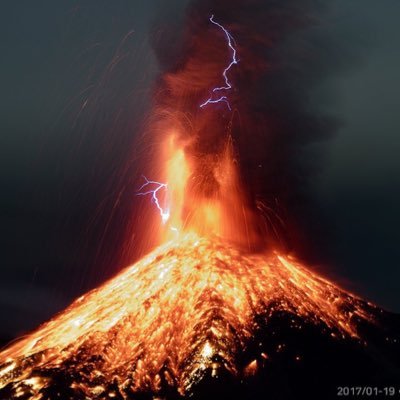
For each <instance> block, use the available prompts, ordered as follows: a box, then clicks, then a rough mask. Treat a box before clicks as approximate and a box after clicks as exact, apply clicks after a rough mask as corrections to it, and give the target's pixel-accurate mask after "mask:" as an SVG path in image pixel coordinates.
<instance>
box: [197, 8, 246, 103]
mask: <svg viewBox="0 0 400 400" xmlns="http://www.w3.org/2000/svg"><path fill="white" fill-rule="evenodd" d="M210 21H211V22H212V23H213V24H214V25H216V26H218V27H219V28H221V29H222V30H223V31H224V33H225V36H226V39H227V40H228V46H229V48H230V49H231V50H232V61H231V62H230V64H229V65H228V66H227V67H226V68H225V69H224V72H223V73H222V76H223V77H224V80H225V86H221V87H216V88H214V89H213V90H212V92H213V93H216V92H219V91H221V90H230V89H232V85H231V83H230V82H229V79H228V72H229V70H230V69H231V68H232V67H233V66H234V65H236V64H237V63H238V62H239V60H238V59H237V58H236V49H235V47H234V46H233V44H232V43H234V41H235V39H234V38H233V37H232V35H231V34H230V33H229V32H228V31H227V30H226V29H225V28H224V27H223V26H222V25H221V24H219V23H218V22H215V21H214V15H211V17H210ZM221 102H224V103H226V105H227V106H228V108H229V110H230V111H231V110H232V109H231V105H230V104H229V101H228V98H227V97H226V96H221V97H219V98H218V99H213V96H212V95H211V96H210V98H209V99H208V100H206V101H205V102H204V103H203V104H201V105H200V108H203V107H205V106H206V105H208V104H216V103H221Z"/></svg>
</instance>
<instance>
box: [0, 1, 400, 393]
mask: <svg viewBox="0 0 400 400" xmlns="http://www.w3.org/2000/svg"><path fill="white" fill-rule="evenodd" d="M200 3H201V4H200ZM203 3H204V5H203ZM209 3H210V4H209ZM211 3H212V5H214V3H218V5H217V6H216V8H217V10H215V11H216V12H217V11H218V15H219V16H224V18H222V17H221V18H217V17H215V18H214V14H212V15H210V16H209V17H207V18H204V10H205V9H207V10H208V9H209V8H210V7H209V6H211ZM231 3H232V4H231ZM250 3H251V4H250ZM264 3H266V4H267V5H268V6H269V8H268V10H269V11H268V12H266V13H262V12H260V10H261V9H262V8H260V7H258V5H260V6H261V5H263V4H264ZM286 3H288V4H289V5H291V7H286V6H285V4H286ZM298 3H299V1H297V0H296V2H292V1H290V2H284V1H280V2H276V1H273V2H265V1H256V0H255V1H251V2H247V1H246V2H244V1H234V2H229V4H227V6H226V5H225V1H218V2H215V1H213V2H210V1H205V2H199V4H197V2H195V4H194V6H193V7H194V11H193V13H192V14H191V15H192V17H191V19H190V21H191V22H190V24H188V26H189V27H190V29H189V28H188V32H189V33H188V34H187V35H188V36H187V40H186V41H185V42H186V45H187V49H186V50H185V51H184V55H182V57H179V60H178V61H179V62H176V63H167V64H168V65H169V67H168V68H167V69H166V70H165V71H164V74H163V75H162V77H161V78H160V82H159V90H158V91H157V94H156V95H155V99H154V105H153V109H152V113H151V115H152V117H151V118H149V124H148V131H146V135H145V137H146V139H149V138H151V139H149V140H144V142H145V145H146V147H145V149H146V150H143V151H142V152H138V153H140V154H142V153H143V158H144V160H143V165H147V169H146V168H143V170H144V171H143V172H144V173H145V175H142V177H141V183H140V184H138V185H137V186H136V188H137V192H136V195H137V196H136V198H140V201H143V204H147V209H146V207H144V212H142V213H141V215H140V218H136V219H135V218H132V221H134V223H136V222H138V221H140V222H141V224H137V225H140V231H139V230H138V233H139V234H138V235H137V236H138V237H140V240H138V241H139V242H140V241H141V242H143V243H146V241H147V239H149V242H150V243H151V246H149V248H148V250H149V253H148V255H147V256H145V257H144V258H142V259H140V260H139V261H138V262H136V263H135V264H134V265H132V266H130V267H128V268H126V269H125V270H123V271H122V272H120V273H119V274H117V275H116V276H115V277H114V278H113V279H111V280H110V281H108V282H106V283H104V284H103V285H102V286H100V287H99V288H97V289H95V290H93V291H91V292H89V293H88V294H85V295H83V296H82V297H80V298H78V299H77V300H76V301H75V302H73V303H72V304H71V305H70V306H69V307H68V308H67V309H66V310H65V311H63V312H61V313H60V314H59V315H57V316H55V317H54V318H53V319H51V320H50V321H49V322H47V323H45V324H44V325H42V326H41V327H39V328H38V329H37V330H36V331H35V332H33V333H31V334H29V335H27V336H25V337H23V338H21V339H19V340H18V341H16V342H15V343H12V344H11V345H9V346H8V347H7V348H6V349H4V350H3V351H2V352H0V400H6V399H7V400H9V399H20V400H28V399H34V400H54V399H62V400H69V399H71V400H73V399H77V400H87V399H90V400H92V399H99V400H100V399H124V400H128V399H154V400H156V399H165V400H173V399H236V398H239V399H243V400H245V399H258V398H261V399H264V398H265V399H267V398H270V399H274V400H279V399H296V400H297V399H329V398H337V396H340V395H344V396H348V395H357V396H358V397H361V395H364V394H367V395H369V396H374V397H377V396H378V395H381V394H383V395H388V396H395V395H400V387H396V383H399V382H400V345H399V343H400V318H399V316H397V315H394V314H391V313H389V312H386V311H383V310H382V309H380V308H378V307H376V306H375V305H373V304H371V303H369V302H367V301H364V300H363V299H361V298H359V297H358V296H356V295H353V294H351V293H348V292H347V291H346V290H343V289H341V288H339V287H338V286H336V285H335V284H334V283H332V282H330V281H329V280H327V279H325V278H323V277H322V276H320V275H319V274H317V273H315V272H314V271H313V270H312V269H311V268H309V267H308V266H306V265H303V262H302V261H300V260H299V259H298V258H296V257H294V256H292V255H291V254H292V253H291V252H289V250H288V249H289V248H290V249H292V248H294V249H295V250H296V246H294V247H290V246H288V247H285V246H284V245H281V242H285V240H283V238H284V236H285V235H283V234H281V231H282V230H285V233H286V230H290V226H296V227H297V224H296V223H293V224H290V223H289V224H288V223H287V222H288V221H287V219H289V220H290V217H289V218H283V217H282V216H281V214H282V213H280V212H279V211H280V210H281V208H282V209H285V210H286V209H289V208H290V207H289V206H290V204H292V205H293V203H292V201H293V200H291V199H301V196H299V194H300V193H303V191H304V185H303V182H304V179H299V176H300V175H302V169H301V168H299V164H298V163H297V161H298V160H297V159H296V157H297V156H296V155H297V154H299V153H300V152H299V151H298V146H299V144H300V143H301V145H303V144H304V143H307V141H308V140H309V139H305V138H309V135H310V131H313V132H314V131H316V132H317V133H318V132H319V131H320V130H322V129H325V125H324V124H321V120H320V118H318V117H316V118H314V117H312V116H311V114H312V113H311V112H309V110H308V108H307V109H305V108H304V106H303V104H307V103H308V101H307V96H305V95H304V92H303V90H300V89H299V88H300V87H299V86H298V81H296V84H295V85H286V84H284V83H285V82H284V81H285V79H286V78H287V77H292V76H294V75H296V74H297V71H298V66H297V64H294V65H295V66H296V68H294V69H293V70H291V69H289V70H287V71H286V72H285V71H284V72H285V73H281V72H280V68H282V66H283V67H285V66H288V65H293V60H290V62H284V63H282V62H281V59H280V57H281V56H283V55H285V54H288V51H287V50H288V48H287V47H285V51H283V52H280V51H276V49H277V48H276V46H278V47H279V43H283V42H284V40H283V39H284V38H285V37H286V35H287V34H288V33H289V32H290V31H291V30H292V28H291V27H292V26H297V27H299V26H303V24H304V23H305V21H303V18H302V16H303V13H307V12H306V11H301V12H300V10H301V8H302V7H301V6H300V7H297V5H298ZM196 4H197V5H196ZM249 4H250V5H251V7H249ZM282 4H283V6H282ZM294 4H296V7H295V8H294V9H292V8H293V5H294ZM263 7H264V5H263ZM248 9H251V10H252V11H251V13H250V12H249V10H248ZM207 12H208V11H207ZM233 16H235V18H236V16H237V17H240V18H242V19H243V21H241V22H240V21H238V22H235V23H233V20H232V18H233ZM249 16H250V17H251V18H250V17H249ZM253 16H256V17H257V19H256V20H254V18H253ZM225 21H226V22H227V23H225ZM229 21H231V22H230V23H228V22H229ZM267 22H268V23H267ZM266 26H268V27H269V28H268V29H269V31H268V32H265V29H266V28H265V27H266ZM228 28H229V29H228ZM278 28H279V29H278ZM281 30H282V33H279V32H280V31H281ZM267 33H268V35H267ZM167 37H168V36H167ZM264 37H265V39H262V40H261V38H264ZM236 38H238V39H237V40H236ZM171 42H173V41H171ZM186 45H185V46H186ZM185 46H184V47H185ZM266 49H268V50H269V51H265V50H266ZM272 50H275V51H272ZM264 53H265V54H264ZM289 53H290V52H289ZM300 53H301V52H300ZM239 55H240V57H239ZM265 57H267V59H265ZM239 65H240V66H241V70H240V71H239V70H238V66H239ZM264 69H266V70H267V71H266V72H265V74H266V76H265V77H264V78H267V79H266V82H267V83H268V84H267V85H266V87H267V88H268V90H264V87H263V85H262V84H261V83H260V82H261V81H260V77H261V76H262V74H261V71H263V70H264ZM293 71H296V73H295V74H294V73H293ZM286 76H287V77H286ZM306 76H307V77H308V76H310V75H309V74H307V75H306ZM308 81H309V79H308V78H307V82H308ZM275 82H276V83H275ZM221 85H222V86H221ZM281 85H283V89H280V90H278V87H275V86H279V87H280V86H281ZM289 87H290V88H292V87H293V88H294V89H291V90H288V88H289ZM274 88H275V90H274ZM264 91H265V92H266V93H267V94H268V96H271V98H266V99H264V100H262V99H263V98H264V96H265V94H264ZM279 93H280V95H278V94H279ZM300 93H301V96H300V99H298V97H299V94H300ZM261 94H262V96H261ZM315 120H318V121H319V122H318V124H316V123H315ZM295 161H296V162H295ZM127 186H128V185H127ZM300 189H301V190H300ZM285 199H286V200H285ZM138 201H139V200H138ZM119 203H120V201H119V200H118V201H117V202H116V203H115V207H117V205H118V204H119ZM143 204H142V205H143ZM136 205H137V204H136ZM137 209H138V210H141V211H143V208H142V209H140V207H139V206H138V207H137ZM289 222H291V221H289ZM295 230H296V229H295ZM134 236H135V235H131V236H130V237H129V245H132V243H133V237H134ZM292 236H293V237H296V235H292ZM135 240H136V239H135ZM134 244H135V245H136V244H137V242H134ZM141 244H142V243H139V245H138V246H140V245H141ZM121 246H122V244H121ZM151 249H152V250H151ZM294 253H296V251H294V252H293V254H294ZM296 254H298V253H296Z"/></svg>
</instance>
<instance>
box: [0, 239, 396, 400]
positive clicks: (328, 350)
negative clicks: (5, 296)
mask: <svg viewBox="0 0 400 400" xmlns="http://www.w3.org/2000/svg"><path fill="white" fill-rule="evenodd" d="M399 333H400V319H399V317H398V316H397V315H394V314H390V313H388V312H385V311H383V310H381V309H379V308H377V307H375V306H374V305H372V304H370V303H368V302H365V301H363V300H362V299H360V298H358V297H356V296H354V295H351V294H349V293H347V292H345V291H344V290H342V289H340V288H338V287H337V286H335V285H334V284H332V283H330V282H329V281H327V280H326V279H323V278H321V277H319V276H318V275H316V274H315V273H313V272H311V271H310V270H308V269H307V268H305V267H303V266H302V265H301V264H300V263H299V262H297V261H296V260H295V259H292V258H290V257H288V256H282V255H279V254H277V253H274V252H271V253H269V254H267V253H265V254H264V253H263V254H248V253H246V252H244V251H243V250H241V249H239V248H237V247H235V246H233V245H231V244H228V243H227V242H224V241H222V240H220V239H218V238H216V237H213V238H201V237H199V236H197V235H195V234H186V235H185V236H184V237H182V238H180V239H179V240H178V241H174V242H170V243H167V244H164V245H163V246H160V247H159V248H157V249H156V250H154V251H153V252H152V253H150V254H149V255H148V256H147V257H145V258H144V259H142V260H141V261H139V262H138V263H136V264H134V265H133V266H131V267H128V268H127V269H125V270H124V271H122V272H121V273H120V274H119V275H117V276H116V277H115V278H114V279H112V280H110V281H109V282H107V283H105V284H104V285H103V286H101V287H99V288H98V289H95V290H93V291H92V292H89V293H88V294H86V295H84V296H82V297H80V298H79V299H77V300H76V301H75V302H74V303H72V304H71V306H69V307H68V308H67V309H66V310H65V311H64V312H62V313H60V314H59V315H57V316H56V317H54V318H53V319H52V320H50V321H49V322H47V323H46V324H44V325H43V326H41V327H39V329H38V330H37V331H35V332H33V333H32V334H30V335H28V336H27V337H24V338H22V339H21V340H19V341H18V342H16V343H14V344H12V345H11V346H10V347H8V348H6V349H5V350H3V351H2V353H0V399H49V400H50V399H109V398H110V399H111V398H112V399H182V398H189V397H190V398H192V399H212V398H218V399H225V398H226V399H228V398H240V399H253V398H271V399H302V398H304V399H306V398H307V399H310V398H316V399H317V398H318V399H321V398H336V397H337V393H338V391H339V390H340V388H339V387H341V386H352V387H358V386H365V385H367V386H372V387H379V388H382V387H383V386H395V385H396V383H398V386H400V372H399V366H400V346H399V340H400V334H399ZM399 389H400V387H397V390H399Z"/></svg>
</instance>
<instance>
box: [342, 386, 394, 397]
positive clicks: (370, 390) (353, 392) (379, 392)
mask: <svg viewBox="0 0 400 400" xmlns="http://www.w3.org/2000/svg"><path fill="white" fill-rule="evenodd" d="M336 394H337V396H342V397H361V396H366V397H377V396H382V397H383V396H387V397H395V396H396V397H397V396H399V397H400V389H399V388H397V387H395V386H383V387H379V386H338V387H337V393H336Z"/></svg>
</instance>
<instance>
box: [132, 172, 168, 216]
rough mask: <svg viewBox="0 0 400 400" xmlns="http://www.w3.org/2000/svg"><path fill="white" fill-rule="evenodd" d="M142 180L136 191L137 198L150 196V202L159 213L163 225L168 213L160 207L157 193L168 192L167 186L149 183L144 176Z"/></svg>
mask: <svg viewBox="0 0 400 400" xmlns="http://www.w3.org/2000/svg"><path fill="white" fill-rule="evenodd" d="M143 178H144V180H145V182H144V184H143V185H142V186H141V187H140V188H139V189H138V193H137V196H147V195H151V201H152V202H153V203H154V204H155V205H156V207H157V209H158V211H159V212H160V216H161V219H162V222H163V223H165V222H167V221H168V219H169V217H170V212H169V209H168V208H163V207H162V206H161V205H160V199H159V198H158V192H159V191H160V190H162V189H164V190H168V184H166V183H161V182H157V181H150V180H148V179H147V178H146V177H145V176H144V175H143ZM142 190H144V191H142Z"/></svg>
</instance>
